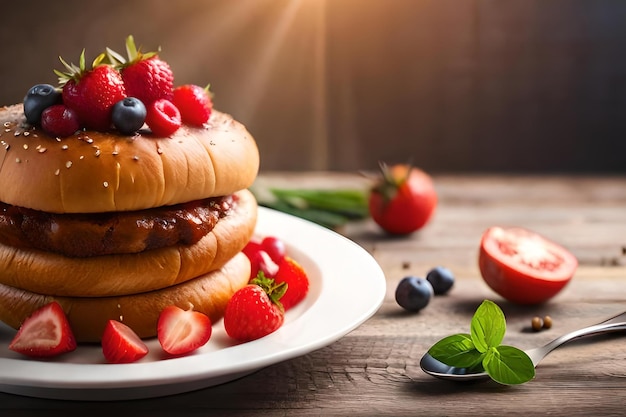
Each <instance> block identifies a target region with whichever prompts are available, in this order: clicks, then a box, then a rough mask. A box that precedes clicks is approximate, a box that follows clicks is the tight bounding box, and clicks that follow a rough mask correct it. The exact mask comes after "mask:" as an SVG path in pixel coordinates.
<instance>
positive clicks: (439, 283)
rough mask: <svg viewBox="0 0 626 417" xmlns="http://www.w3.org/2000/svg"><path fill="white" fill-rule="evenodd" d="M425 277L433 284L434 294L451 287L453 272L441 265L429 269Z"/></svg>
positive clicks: (445, 291) (441, 293)
mask: <svg viewBox="0 0 626 417" xmlns="http://www.w3.org/2000/svg"><path fill="white" fill-rule="evenodd" d="M426 279H427V280H428V282H430V284H431V285H432V286H433V290H434V291H435V295H443V294H445V293H447V292H448V291H449V290H450V288H452V285H454V274H452V271H450V270H449V269H448V268H444V267H443V266H438V267H435V268H433V269H431V270H430V271H429V272H428V274H426Z"/></svg>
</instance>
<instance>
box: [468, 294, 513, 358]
mask: <svg viewBox="0 0 626 417" xmlns="http://www.w3.org/2000/svg"><path fill="white" fill-rule="evenodd" d="M470 331H471V336H472V342H474V346H475V347H476V349H477V350H478V351H479V352H481V353H485V352H487V351H488V350H489V348H493V347H496V346H499V345H500V343H502V340H503V339H504V333H505V332H506V320H505V318H504V313H503V312H502V310H501V309H500V307H498V306H497V305H496V304H495V303H494V302H493V301H489V300H485V301H483V302H482V304H481V305H480V306H478V308H477V309H476V312H475V313H474V316H473V317H472V323H471V326H470Z"/></svg>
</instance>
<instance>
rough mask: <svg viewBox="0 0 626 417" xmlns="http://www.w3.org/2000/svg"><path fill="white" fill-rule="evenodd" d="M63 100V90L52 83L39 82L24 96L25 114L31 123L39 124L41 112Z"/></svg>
mask: <svg viewBox="0 0 626 417" xmlns="http://www.w3.org/2000/svg"><path fill="white" fill-rule="evenodd" d="M60 102H61V92H60V91H59V90H57V89H56V88H54V86H52V85H50V84H37V85H34V86H32V87H31V88H30V90H28V92H27V93H26V96H25V97H24V115H25V116H26V121H27V122H28V123H30V124H31V125H36V124H39V123H40V121H41V113H42V112H43V111H44V110H45V109H47V108H48V107H50V106H52V105H54V104H59V103H60Z"/></svg>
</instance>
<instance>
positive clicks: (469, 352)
mask: <svg viewBox="0 0 626 417" xmlns="http://www.w3.org/2000/svg"><path fill="white" fill-rule="evenodd" d="M428 353H429V354H430V356H432V357H433V358H435V359H437V360H438V361H440V362H443V363H445V364H446V365H449V366H456V367H458V368H471V367H473V366H476V365H478V364H480V363H481V362H482V360H483V354H482V353H480V352H479V351H478V350H476V349H475V348H474V343H473V342H472V338H471V336H470V335H469V334H464V333H461V334H455V335H452V336H448V337H445V338H443V339H441V340H440V341H439V342H437V343H435V344H434V345H433V346H432V347H431V348H430V349H429V350H428Z"/></svg>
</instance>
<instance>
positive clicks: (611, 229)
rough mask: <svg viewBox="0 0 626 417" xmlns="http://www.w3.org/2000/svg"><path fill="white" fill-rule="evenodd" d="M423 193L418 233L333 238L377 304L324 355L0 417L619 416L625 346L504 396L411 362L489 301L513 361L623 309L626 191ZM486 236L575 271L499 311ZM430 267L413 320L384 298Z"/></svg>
mask: <svg viewBox="0 0 626 417" xmlns="http://www.w3.org/2000/svg"><path fill="white" fill-rule="evenodd" d="M261 180H262V181H268V182H271V183H273V184H277V185H281V186H290V185H291V186H296V185H297V186H306V187H329V186H332V187H367V186H368V181H367V180H366V179H365V178H364V177H361V176H351V175H338V174H328V173H318V174H299V175H293V174H291V175H289V176H284V175H282V174H281V173H276V174H271V175H265V176H263V178H262V179H261ZM435 182H436V186H437V189H438V192H439V195H440V204H439V207H438V211H437V215H436V217H435V218H434V220H433V221H432V223H430V224H429V225H428V226H427V227H426V228H425V229H423V230H422V231H420V232H419V233H417V234H415V235H413V236H410V237H408V238H401V239H399V238H389V237H386V236H385V235H383V234H381V233H380V232H379V231H378V229H377V228H376V227H375V226H374V225H373V224H372V223H371V222H370V221H365V222H362V223H358V224H352V225H350V227H348V228H347V229H346V230H344V233H345V234H346V235H347V236H348V237H350V238H351V239H354V240H355V241H356V242H357V243H359V244H361V245H362V246H363V247H365V248H366V249H367V250H368V251H369V252H370V253H371V254H372V255H373V256H374V257H375V258H376V260H377V261H378V262H379V263H380V265H381V266H382V268H383V270H384V272H385V274H386V278H387V284H388V285H387V294H386V297H385V301H384V304H383V306H382V307H381V308H380V310H379V311H378V312H377V313H376V314H375V315H374V316H373V317H372V318H371V319H370V320H369V321H367V322H366V323H365V324H363V325H362V326H360V327H359V328H357V329H355V330H354V331H352V332H351V333H350V334H348V335H347V336H345V337H344V338H342V339H340V340H339V341H337V342H335V343H333V344H331V345H330V346H327V347H325V348H322V349H319V350H317V351H314V352H312V353H310V354H307V355H304V356H301V357H298V358H295V359H293V360H290V361H286V362H282V363H279V364H276V365H273V366H269V367H267V368H265V369H262V370H259V371H258V372H256V373H254V374H252V375H249V376H247V377H244V378H241V379H239V380H237V381H233V382H230V383H227V384H224V385H220V386H216V387H212V388H208V389H204V390H200V391H196V392H190V393H186V394H181V395H176V396H171V397H166V398H159V399H152V400H139V401H126V402H116V403H96V404H94V403H82V402H61V401H48V400H40V399H32V398H25V397H18V396H12V395H7V394H0V412H1V413H2V414H3V415H34V414H36V413H38V412H42V411H45V412H46V415H51V416H54V415H59V416H61V415H63V416H67V415H73V414H84V413H85V412H86V411H85V410H93V409H96V408H97V409H98V410H99V411H102V412H107V413H109V414H113V413H114V414H118V415H145V414H150V415H157V416H158V415H178V416H200V415H208V414H211V413H214V414H216V415H223V416H235V415H237V416H240V415H242V416H248V415H250V416H251V415H254V416H270V415H271V416H287V415H298V416H331V415H337V416H345V415H355V416H370V415H371V416H374V415H376V416H381V415H390V416H392V415H393V416H413V415H428V416H435V415H442V416H443V415H445V416H456V415H459V416H461V415H481V416H501V415H510V416H529V415H568V416H588V415H596V416H605V415H607V416H609V415H615V416H617V415H623V414H624V404H625V401H626V348H625V346H626V338H625V336H626V334H623V333H617V334H612V335H607V336H600V337H594V338H588V339H582V340H578V341H574V342H571V343H570V344H568V345H566V346H564V347H562V348H560V349H558V350H557V351H555V352H553V353H552V354H551V355H549V356H548V357H547V358H546V359H544V361H543V362H542V363H541V364H540V365H539V367H538V369H537V375H536V378H535V379H534V380H533V381H531V382H529V383H527V384H524V385H521V386H514V387H506V386H501V385H498V384H496V383H493V382H485V383H477V384H462V385H458V384H451V383H449V382H446V381H440V380H437V379H434V378H432V377H429V376H427V375H426V374H424V373H423V372H422V371H421V369H420V368H419V360H420V358H421V356H422V355H423V354H424V352H425V351H426V350H427V349H428V348H429V347H430V346H431V345H432V344H433V343H434V342H436V341H437V340H439V339H440V338H442V337H444V336H447V335H449V334H451V333H458V332H462V331H467V330H468V328H469V320H470V318H471V315H472V314H473V312H474V310H475V308H476V307H477V306H478V304H479V303H480V302H481V301H482V300H483V299H487V298H488V299H492V300H494V301H496V302H497V303H498V304H499V305H500V306H501V307H502V309H503V310H504V312H505V315H506V318H507V323H508V327H507V334H506V337H505V343H507V344H511V345H514V346H517V347H520V348H522V349H524V348H531V347H535V346H539V345H541V344H544V343H546V342H548V341H549V340H552V339H553V338H556V337H557V336H559V335H561V334H563V333H565V332H568V331H570V330H574V329H576V328H579V327H583V326H586V325H589V324H594V323H595V322H598V321H600V320H602V319H605V318H608V317H610V316H612V315H614V314H617V313H620V312H622V311H624V310H626V254H625V252H626V178H623V177H559V176H556V177H518V176H511V177H501V176H441V177H435ZM494 224H511V225H520V226H525V227H528V228H531V229H533V230H535V231H537V232H541V233H543V234H545V235H546V236H549V237H551V238H552V239H554V240H556V241H558V242H559V243H561V244H563V245H564V246H566V247H568V248H569V249H570V250H572V252H574V253H575V255H576V256H577V257H578V258H579V260H580V267H579V270H578V272H577V274H576V276H575V277H574V279H573V280H572V282H571V283H570V285H569V286H567V287H566V288H565V289H564V290H563V292H562V293H560V294H559V295H558V296H557V297H555V298H554V299H553V300H551V301H550V302H549V303H546V304H544V305H540V306H534V307H521V306H516V305H513V304H510V303H508V302H505V301H504V300H502V299H500V298H499V297H498V296H496V295H495V294H494V293H493V292H491V290H490V289H489V288H488V287H487V286H486V285H485V284H484V283H483V281H482V279H481V278H480V275H479V272H478V269H477V266H476V251H477V247H478V246H477V245H478V241H479V239H480V235H481V233H482V231H483V230H484V229H485V228H486V227H488V226H491V225H494ZM438 264H442V265H445V266H447V267H448V268H450V269H452V270H453V271H454V272H455V274H456V277H457V281H456V284H455V286H454V288H453V289H452V291H451V292H450V293H449V295H447V296H441V297H436V298H435V299H434V300H433V301H432V303H431V304H430V305H429V306H428V307H427V308H426V309H424V310H422V311H421V312H420V313H418V314H409V313H405V312H403V311H402V310H401V309H400V308H399V307H398V306H397V305H396V303H395V301H394V297H393V292H394V290H395V286H396V284H397V282H398V281H399V280H400V279H401V278H402V277H403V276H405V275H409V274H415V275H424V274H425V273H426V271H427V270H428V269H429V268H431V267H432V266H435V265H438ZM337 308H338V309H341V308H345V307H342V306H337ZM535 315H538V316H544V315H550V316H551V317H552V318H553V320H554V325H553V327H552V328H551V329H549V330H544V331H541V332H533V331H530V330H529V327H530V321H531V318H532V317H533V316H535Z"/></svg>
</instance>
